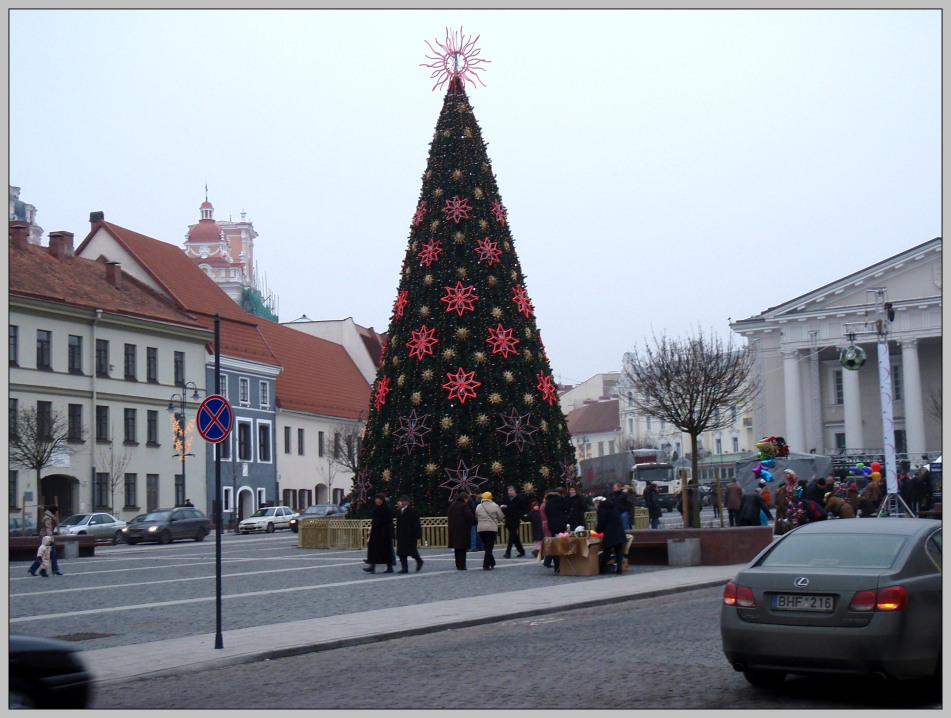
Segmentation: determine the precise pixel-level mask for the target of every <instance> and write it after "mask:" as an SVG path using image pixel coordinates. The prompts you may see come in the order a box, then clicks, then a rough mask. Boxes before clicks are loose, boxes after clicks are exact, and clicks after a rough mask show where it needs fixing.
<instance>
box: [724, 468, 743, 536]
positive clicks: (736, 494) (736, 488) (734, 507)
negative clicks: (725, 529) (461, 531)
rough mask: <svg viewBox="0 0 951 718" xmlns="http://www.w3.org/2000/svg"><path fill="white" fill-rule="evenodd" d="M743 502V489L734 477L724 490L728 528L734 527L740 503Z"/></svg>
mask: <svg viewBox="0 0 951 718" xmlns="http://www.w3.org/2000/svg"><path fill="white" fill-rule="evenodd" d="M742 501H743V487H742V486H740V482H738V481H737V480H736V477H735V476H734V477H732V478H731V479H730V481H729V483H728V484H727V485H726V489H725V490H724V502H723V503H724V505H725V506H726V511H727V516H729V519H730V526H736V525H737V523H736V520H737V517H738V516H739V513H740V503H741V502H742Z"/></svg>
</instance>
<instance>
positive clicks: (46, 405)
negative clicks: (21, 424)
mask: <svg viewBox="0 0 951 718" xmlns="http://www.w3.org/2000/svg"><path fill="white" fill-rule="evenodd" d="M36 434H37V436H38V437H39V438H40V439H46V440H47V441H49V440H50V439H52V438H53V402H51V401H38V402H36Z"/></svg>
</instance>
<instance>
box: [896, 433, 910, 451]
mask: <svg viewBox="0 0 951 718" xmlns="http://www.w3.org/2000/svg"><path fill="white" fill-rule="evenodd" d="M895 451H896V452H897V453H899V454H905V453H907V452H908V443H907V440H906V438H905V430H904V429H895Z"/></svg>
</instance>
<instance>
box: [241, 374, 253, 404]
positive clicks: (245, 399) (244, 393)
mask: <svg viewBox="0 0 951 718" xmlns="http://www.w3.org/2000/svg"><path fill="white" fill-rule="evenodd" d="M238 403H239V404H240V405H241V406H251V380H250V379H248V377H246V376H241V377H238Z"/></svg>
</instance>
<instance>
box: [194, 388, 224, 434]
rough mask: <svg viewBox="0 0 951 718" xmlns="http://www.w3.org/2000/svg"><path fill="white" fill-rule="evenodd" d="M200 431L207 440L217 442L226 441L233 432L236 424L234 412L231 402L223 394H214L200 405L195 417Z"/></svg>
mask: <svg viewBox="0 0 951 718" xmlns="http://www.w3.org/2000/svg"><path fill="white" fill-rule="evenodd" d="M195 424H196V425H197V427H198V433H199V434H201V438H202V439H204V440H205V441H208V442H211V443H212V444H217V443H218V442H219V441H224V440H225V439H227V438H228V434H230V433H231V426H232V424H234V412H233V411H232V410H231V404H229V403H228V400H227V399H225V398H224V397H223V396H219V395H218V394H212V395H211V396H209V397H208V398H206V399H205V400H204V401H203V402H202V403H201V406H199V407H198V418H197V419H195Z"/></svg>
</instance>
